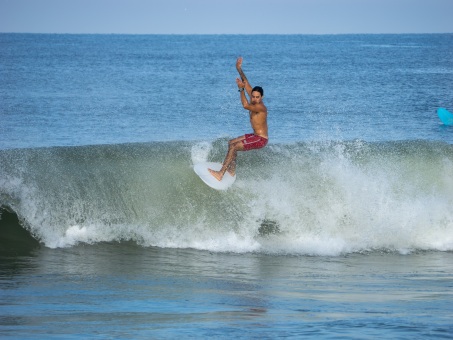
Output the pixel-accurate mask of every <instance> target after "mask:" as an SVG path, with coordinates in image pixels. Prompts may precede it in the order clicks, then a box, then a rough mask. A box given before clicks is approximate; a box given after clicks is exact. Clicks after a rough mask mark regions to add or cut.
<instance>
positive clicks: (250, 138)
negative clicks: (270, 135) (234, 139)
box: [242, 133, 268, 151]
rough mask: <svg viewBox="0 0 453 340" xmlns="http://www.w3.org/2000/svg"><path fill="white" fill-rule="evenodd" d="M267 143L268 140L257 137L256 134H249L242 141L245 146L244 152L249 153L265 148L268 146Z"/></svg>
mask: <svg viewBox="0 0 453 340" xmlns="http://www.w3.org/2000/svg"><path fill="white" fill-rule="evenodd" d="M267 141H268V140H267V138H264V137H261V136H257V135H255V134H254V133H247V134H246V135H245V138H244V139H243V140H242V145H243V146H244V151H249V150H253V149H261V148H264V147H265V146H266V145H267Z"/></svg>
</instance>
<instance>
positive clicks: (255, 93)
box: [252, 91, 263, 104]
mask: <svg viewBox="0 0 453 340" xmlns="http://www.w3.org/2000/svg"><path fill="white" fill-rule="evenodd" d="M262 98H263V97H261V93H259V92H258V91H253V92H252V104H259V103H261V99H262Z"/></svg>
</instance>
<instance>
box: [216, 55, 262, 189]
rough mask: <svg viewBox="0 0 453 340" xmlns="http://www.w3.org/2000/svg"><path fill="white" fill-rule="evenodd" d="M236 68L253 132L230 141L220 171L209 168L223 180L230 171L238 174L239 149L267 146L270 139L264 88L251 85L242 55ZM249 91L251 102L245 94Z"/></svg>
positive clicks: (237, 81)
mask: <svg viewBox="0 0 453 340" xmlns="http://www.w3.org/2000/svg"><path fill="white" fill-rule="evenodd" d="M236 69H237V70H238V72H239V75H240V77H241V79H239V78H236V84H237V85H238V89H239V90H238V91H239V93H240V96H241V103H242V106H243V107H244V109H246V110H248V111H249V115H250V124H251V125H252V129H253V133H248V134H245V135H243V136H239V137H237V138H234V139H232V140H230V141H229V142H228V152H227V154H226V157H225V160H224V161H223V165H222V168H221V169H220V170H219V171H214V170H212V169H208V170H209V172H210V173H211V174H212V176H214V177H215V178H217V180H219V181H221V180H222V178H223V175H224V174H225V172H226V171H228V172H229V173H230V174H231V175H232V176H234V175H235V174H236V156H237V152H238V151H249V150H253V149H261V148H263V147H265V146H266V144H267V141H268V139H269V137H268V134H267V108H266V106H265V105H264V104H263V95H264V93H263V88H262V87H260V86H255V87H253V88H252V86H250V84H249V82H248V80H247V77H246V76H245V74H244V72H243V71H242V57H239V58H238V59H237V61H236ZM244 90H245V91H246V92H247V94H248V96H249V98H250V102H249V100H248V99H247V97H246V95H245V91H244Z"/></svg>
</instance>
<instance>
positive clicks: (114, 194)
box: [0, 140, 453, 255]
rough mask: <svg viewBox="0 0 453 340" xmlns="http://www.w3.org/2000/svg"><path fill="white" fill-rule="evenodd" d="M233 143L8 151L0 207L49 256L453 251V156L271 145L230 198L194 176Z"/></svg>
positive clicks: (244, 163)
mask: <svg viewBox="0 0 453 340" xmlns="http://www.w3.org/2000/svg"><path fill="white" fill-rule="evenodd" d="M225 152H226V140H217V141H214V142H213V143H208V142H168V143H149V144H122V145H105V146H85V147H57V148H41V149H14V150H1V151H0V207H4V208H5V209H8V211H12V212H14V213H15V214H17V216H18V218H19V220H20V221H21V224H22V225H23V226H24V227H25V228H26V229H27V230H28V231H30V233H31V234H32V235H33V236H34V237H35V238H36V239H38V240H39V241H40V242H41V243H42V244H44V245H45V246H47V247H50V248H55V247H70V246H73V245H76V244H78V243H90V244H94V243H98V242H113V241H134V242H136V243H137V244H139V245H142V246H156V247H170V248H195V249H202V250H209V251H218V252H238V253H243V252H261V253H268V254H310V255H341V254H347V253H352V252H368V251H397V252H401V253H408V252H413V251H420V250H422V251H423V250H438V251H451V250H453V148H452V146H451V145H449V144H445V143H440V142H427V141H403V142H382V143H367V142H363V141H350V142H316V143H315V142H314V143H298V144H289V145H288V144H281V145H280V144H274V145H270V146H269V147H267V148H265V149H262V150H258V151H251V152H247V153H240V154H239V158H238V173H237V175H238V178H237V180H236V182H235V184H234V186H233V187H232V188H231V189H229V190H228V191H226V192H219V191H215V190H213V189H211V188H209V187H207V186H206V185H205V184H204V183H203V182H202V181H201V180H200V179H199V178H198V177H197V176H196V175H195V173H194V172H193V171H192V166H193V164H195V163H197V162H200V161H206V160H210V161H221V160H223V157H224V154H225Z"/></svg>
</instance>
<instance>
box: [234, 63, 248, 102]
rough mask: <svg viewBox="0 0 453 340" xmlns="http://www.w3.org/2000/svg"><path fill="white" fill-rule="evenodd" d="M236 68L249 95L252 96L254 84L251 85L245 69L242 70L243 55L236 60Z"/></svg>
mask: <svg viewBox="0 0 453 340" xmlns="http://www.w3.org/2000/svg"><path fill="white" fill-rule="evenodd" d="M236 70H238V72H239V75H240V77H241V80H242V82H243V83H244V85H245V90H246V91H247V93H248V95H249V96H251V95H252V86H251V85H250V83H249V81H248V79H247V77H246V76H245V73H244V71H242V57H239V58H238V59H237V60H236Z"/></svg>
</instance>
